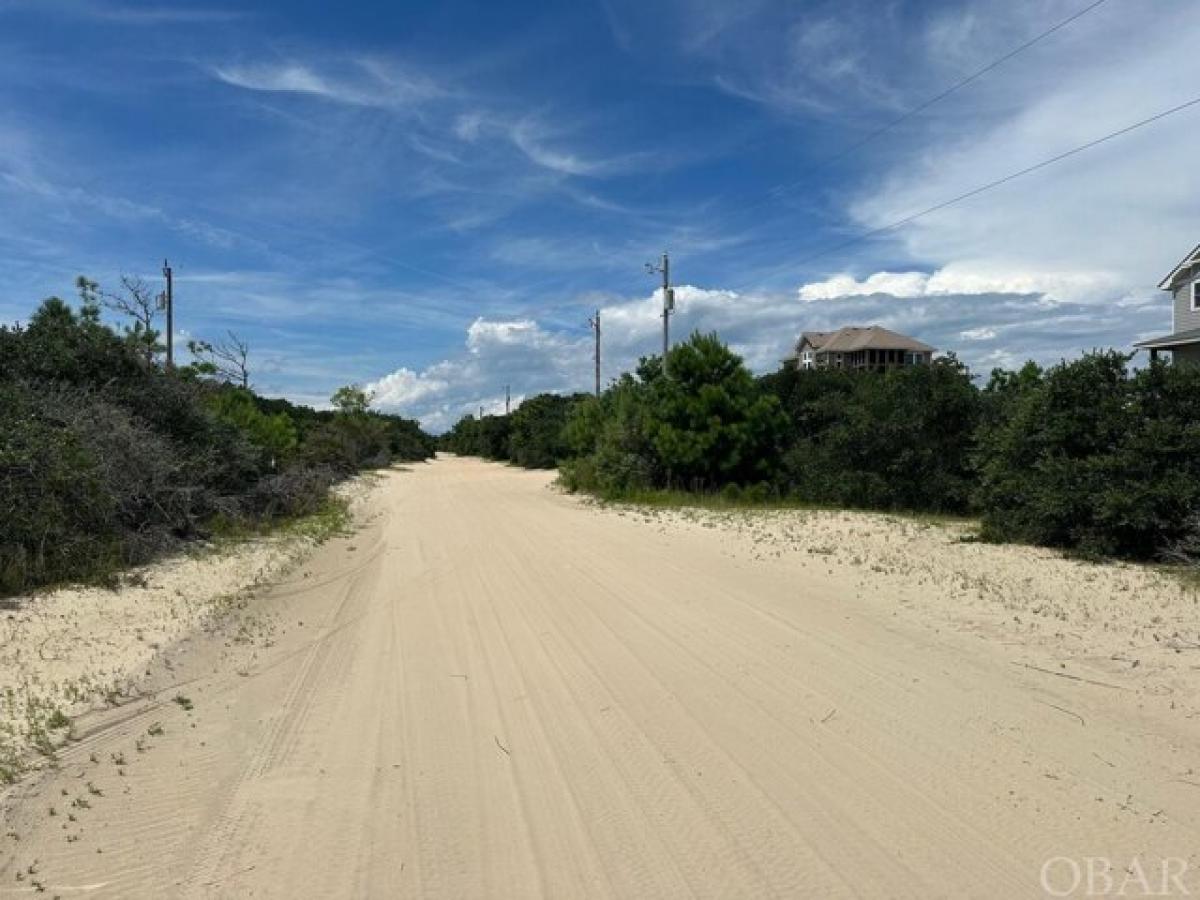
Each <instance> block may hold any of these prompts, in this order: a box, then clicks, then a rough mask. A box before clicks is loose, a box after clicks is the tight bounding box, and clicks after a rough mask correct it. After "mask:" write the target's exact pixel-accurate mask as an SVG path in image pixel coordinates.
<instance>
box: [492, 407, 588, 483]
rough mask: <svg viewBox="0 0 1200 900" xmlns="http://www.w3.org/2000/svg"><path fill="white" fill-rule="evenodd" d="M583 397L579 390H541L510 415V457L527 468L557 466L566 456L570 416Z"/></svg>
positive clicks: (551, 467)
mask: <svg viewBox="0 0 1200 900" xmlns="http://www.w3.org/2000/svg"><path fill="white" fill-rule="evenodd" d="M581 399H582V395H579V394H576V395H574V396H570V397H563V396H561V395H559V394H538V395H537V396H536V397H530V398H529V399H528V400H526V401H524V402H523V403H522V404H521V405H520V406H518V407H517V408H516V410H514V411H513V414H512V415H511V416H510V417H509V435H508V458H509V459H511V460H512V461H513V462H514V463H516V464H517V465H518V466H524V467H525V468H527V469H553V468H554V467H555V466H556V465H557V464H558V462H559V460H562V459H565V458H566V456H567V452H568V448H567V442H566V435H565V431H564V429H565V426H566V424H567V417H568V415H570V412H571V409H572V408H573V407H574V406H575V404H577V403H578V402H579V401H580V400H581Z"/></svg>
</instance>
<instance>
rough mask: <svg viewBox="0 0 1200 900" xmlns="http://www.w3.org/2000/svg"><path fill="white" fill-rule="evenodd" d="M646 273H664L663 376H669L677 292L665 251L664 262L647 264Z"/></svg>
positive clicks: (669, 261)
mask: <svg viewBox="0 0 1200 900" xmlns="http://www.w3.org/2000/svg"><path fill="white" fill-rule="evenodd" d="M646 271H647V272H648V273H649V274H651V275H657V274H658V273H660V272H661V273H662V292H663V311H662V320H663V374H664V375H665V374H667V351H668V350H670V349H671V314H672V313H674V312H675V291H673V290H672V289H671V260H670V259H669V258H668V257H667V252H666V251H665V250H664V251H663V255H662V262H660V263H658V264H655V263H646Z"/></svg>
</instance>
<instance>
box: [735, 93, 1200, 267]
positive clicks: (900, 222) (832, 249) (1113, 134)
mask: <svg viewBox="0 0 1200 900" xmlns="http://www.w3.org/2000/svg"><path fill="white" fill-rule="evenodd" d="M1198 104H1200V97H1193V98H1192V99H1191V100H1188V101H1186V102H1184V103H1180V104H1179V105H1177V106H1172V107H1171V108H1170V109H1165V110H1163V111H1162V112H1159V113H1155V114H1154V115H1152V116H1149V117H1148V118H1145V119H1142V120H1141V121H1138V122H1134V123H1133V124H1132V125H1126V126H1125V127H1124V128H1119V129H1117V130H1116V131H1110V132H1109V133H1108V134H1106V135H1104V136H1102V137H1098V138H1095V139H1094V140H1090V141H1088V142H1087V143H1084V144H1080V145H1079V146H1077V147H1072V148H1071V149H1070V150H1065V151H1063V152H1062V153H1059V154H1056V155H1055V156H1051V157H1050V158H1049V159H1044V160H1042V161H1041V162H1039V163H1034V164H1033V165H1032V166H1026V167H1025V168H1024V169H1020V170H1018V171H1016V172H1011V173H1009V174H1008V175H1005V176H1003V177H1001V178H997V179H995V180H994V181H989V182H987V183H986V184H982V185H980V186H979V187H976V188H972V189H971V190H969V191H965V192H963V193H961V194H959V195H957V196H955V197H951V198H950V199H948V200H943V201H941V202H940V203H935V204H934V205H933V206H930V207H927V208H925V209H922V210H920V211H919V212H915V213H912V214H911V215H908V216H905V217H904V218H902V219H897V220H896V221H894V222H889V223H888V224H887V225H881V226H879V227H878V228H872V229H871V230H870V231H864V232H863V233H862V234H859V235H856V236H855V237H852V238H850V239H849V240H845V241H842V242H841V243H838V244H833V245H831V246H829V247H826V248H824V249H822V250H818V251H817V252H816V253H813V254H811V255H809V256H804V257H801V258H800V259H798V260H792V261H791V262H789V263H788V264H787V265H786V266H784V267H780V268H779V269H776V270H775V271H774V272H772V273H771V274H772V275H773V274H776V273H777V272H781V271H785V270H786V269H788V268H792V267H795V266H800V265H803V264H804V263H807V262H812V261H813V260H815V259H820V258H821V257H823V256H828V255H829V254H831V253H836V252H837V251H839V250H844V249H845V248H846V247H851V246H853V245H855V244H860V243H862V242H863V241H866V240H870V239H871V238H873V237H875V236H877V235H880V234H883V233H884V232H887V231H893V230H895V229H897V228H900V227H902V226H904V225H907V224H909V223H910V222H915V221H916V220H917V219H920V218H922V217H924V216H927V215H929V214H930V213H935V212H938V211H940V210H943V209H945V208H946V207H948V206H953V205H954V204H956V203H961V202H962V201H964V200H969V199H970V198H972V197H977V196H979V195H980V194H982V193H984V192H985V191H990V190H992V189H993V188H997V187H1000V186H1001V185H1003V184H1008V182H1010V181H1015V180H1016V179H1018V178H1021V177H1023V176H1025V175H1029V174H1031V173H1033V172H1037V171H1038V170H1040V169H1044V168H1046V167H1047V166H1052V165H1054V164H1055V163H1058V162H1062V161H1063V160H1064V159H1067V158H1068V157H1071V156H1075V155H1076V154H1079V153H1083V152H1084V151H1085V150H1091V149H1092V148H1093V147H1097V146H1099V145H1100V144H1104V143H1106V142H1108V141H1111V140H1113V139H1114V138H1118V137H1121V136H1122V135H1126V134H1129V133H1130V132H1131V131H1136V130H1137V129H1139V128H1144V127H1145V126H1147V125H1152V124H1153V123H1155V122H1158V121H1160V120H1162V119H1165V118H1167V117H1168V116H1173V115H1175V113H1178V112H1183V111H1184V110H1185V109H1189V108H1191V107H1193V106H1196V105H1198ZM744 289H745V288H735V289H734V290H744Z"/></svg>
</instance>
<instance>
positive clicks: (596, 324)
mask: <svg viewBox="0 0 1200 900" xmlns="http://www.w3.org/2000/svg"><path fill="white" fill-rule="evenodd" d="M588 325H590V326H591V328H592V331H594V332H596V354H595V355H596V396H597V397H599V396H600V310H596V315H594V316H592V317H591V318H590V319H588Z"/></svg>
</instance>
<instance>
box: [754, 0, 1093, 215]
mask: <svg viewBox="0 0 1200 900" xmlns="http://www.w3.org/2000/svg"><path fill="white" fill-rule="evenodd" d="M1107 2H1108V0H1093V2H1092V3H1090V4H1088V5H1087V6H1085V7H1084V8H1083V9H1081V10H1079V11H1078V12H1076V13H1074V14H1073V15H1070V16H1068V17H1067V18H1065V19H1063V20H1062V21H1060V22H1058V23H1057V24H1055V25H1053V26H1051V27H1050V28H1048V29H1046V30H1045V31H1043V32H1041V33H1040V34H1038V35H1036V36H1034V37H1032V38H1030V39H1029V40H1027V41H1026V42H1025V43H1023V44H1021V45H1020V46H1019V47H1015V48H1014V49H1012V50H1010V51H1009V52H1008V53H1006V54H1004V55H1003V56H1001V57H999V58H998V59H994V60H992V61H991V62H990V63H988V64H987V65H985V66H983V68H980V69H976V70H975V71H974V72H972V73H971V74H970V75H968V76H966V77H965V78H963V79H962V80H960V81H957V82H955V83H954V84H952V85H950V87H948V88H946V89H945V90H944V91H942V92H941V93H939V94H935V95H934V96H932V97H930V98H929V99H928V100H926V101H924V102H923V103H921V104H919V105H917V106H914V107H913V108H912V109H910V110H908V111H907V112H904V113H901V114H900V115H899V116H897V117H896V118H894V119H892V120H890V121H888V122H886V123H884V124H883V125H881V126H880V127H878V128H876V129H875V130H874V131H872V132H870V133H869V134H867V135H866V136H865V137H863V138H861V139H860V140H858V141H855V142H854V143H853V144H850V145H848V146H846V147H843V148H842V149H841V150H839V151H838V152H837V153H835V154H834V155H832V156H829V157H827V158H825V159H823V160H822V161H821V162H819V163H817V164H816V165H815V166H812V167H811V168H809V170H808V172H807V173H806V174H805V177H804V178H802V179H799V180H796V181H791V182H788V183H787V184H783V185H780V186H778V187H775V188H773V189H772V190H771V191H769V192H768V193H769V196H768V197H766V198H764V199H763V200H760V201H759V202H757V203H755V204H753V205H752V206H748V207H744V208H743V210H742V211H743V212H746V211H749V210H752V209H757V208H758V207H760V206H763V205H764V204H766V203H769V202H770V201H771V200H774V199H777V198H778V197H779V196H780V195H781V194H783V193H786V192H787V191H790V190H791V189H792V188H795V187H798V186H800V185H802V184H804V183H806V182H807V180H808V178H809V177H811V176H812V175H813V174H814V173H815V172H819V171H820V170H822V169H824V168H826V167H827V166H831V165H833V164H834V163H835V162H838V161H839V160H842V159H845V158H846V157H847V156H850V155H851V154H853V153H855V152H856V151H858V150H861V149H862V148H863V147H865V146H866V145H867V144H869V143H871V142H872V141H874V140H875V139H877V138H879V137H881V136H882V135H884V134H887V133H888V132H889V131H891V130H892V129H893V128H895V127H896V126H897V125H900V124H902V123H904V122H907V121H908V120H909V119H911V118H912V117H913V116H915V115H917V114H918V113H922V112H924V111H925V110H927V109H929V107H931V106H933V105H934V104H935V103H939V102H941V101H942V100H945V99H946V98H947V97H949V96H950V95H951V94H954V93H957V92H958V91H960V90H962V89H963V88H965V87H966V86H967V85H969V84H971V83H972V82H974V81H976V80H978V79H979V78H981V77H982V76H984V75H986V74H987V73H988V72H990V71H992V70H993V69H995V68H997V67H998V66H1001V65H1003V64H1004V63H1006V62H1008V61H1009V60H1010V59H1012V58H1013V57H1014V56H1017V55H1018V54H1020V53H1024V52H1025V51H1026V50H1028V49H1029V48H1030V47H1032V46H1034V45H1035V44H1038V43H1040V42H1041V41H1043V40H1045V39H1046V38H1048V37H1050V35H1052V34H1054V33H1055V32H1057V31H1060V30H1061V29H1063V28H1066V27H1067V26H1068V25H1070V24H1071V23H1072V22H1074V21H1075V20H1076V19H1080V18H1083V16H1085V15H1087V14H1088V13H1090V12H1091V11H1092V10H1094V9H1095V8H1096V7H1098V6H1101V5H1103V4H1104V3H1107Z"/></svg>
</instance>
